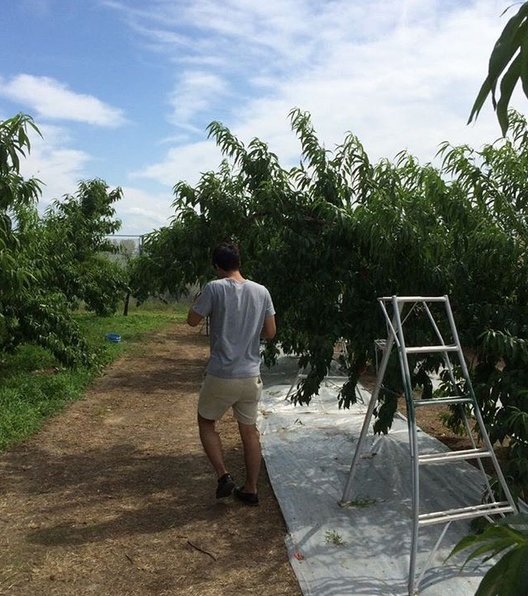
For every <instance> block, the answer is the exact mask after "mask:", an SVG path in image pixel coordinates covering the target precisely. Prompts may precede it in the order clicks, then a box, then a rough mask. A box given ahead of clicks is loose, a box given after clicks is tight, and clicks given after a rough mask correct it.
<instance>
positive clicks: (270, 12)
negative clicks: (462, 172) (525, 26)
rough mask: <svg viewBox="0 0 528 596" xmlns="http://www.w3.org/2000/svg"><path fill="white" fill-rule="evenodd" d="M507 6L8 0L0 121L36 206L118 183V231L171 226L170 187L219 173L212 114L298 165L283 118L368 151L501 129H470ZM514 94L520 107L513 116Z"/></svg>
mask: <svg viewBox="0 0 528 596" xmlns="http://www.w3.org/2000/svg"><path fill="white" fill-rule="evenodd" d="M510 4H511V0H508V1H506V2H502V1H498V0H474V1H469V0H467V1H466V0H456V1H455V0H407V1H405V0H267V1H266V2H262V0H222V1H220V0H149V1H147V0H17V1H6V2H5V3H3V7H2V19H1V20H0V40H1V52H0V119H4V118H7V117H9V116H12V115H14V114H15V113H17V112H25V113H28V114H30V115H32V116H33V117H34V119H35V121H36V123H37V125H38V126H39V128H40V129H41V131H42V133H43V135H44V139H43V140H40V139H38V138H35V139H34V143H33V151H32V154H31V156H30V158H29V159H28V160H27V162H26V163H25V164H24V173H25V174H26V175H36V176H37V177H39V178H40V179H41V180H42V181H43V182H44V183H45V184H46V186H45V187H44V192H43V197H42V200H41V208H45V207H46V205H48V204H49V202H50V201H51V200H53V199H54V198H58V197H61V196H62V195H64V194H66V193H68V194H71V193H74V192H75V190H76V187H77V182H78V181H79V180H81V179H87V178H93V177H99V178H103V179H104V180H106V182H107V183H108V184H109V185H110V186H112V187H114V186H121V187H122V188H123V190H124V199H123V200H122V201H121V202H120V203H119V204H118V205H117V211H118V215H119V217H120V218H121V219H122V221H123V227H122V230H121V232H122V233H128V234H141V233H145V232H149V231H151V230H152V229H154V228H157V227H159V226H161V225H164V224H165V223H167V221H168V219H169V218H170V216H171V215H172V214H173V211H172V209H171V207H170V205H171V202H172V200H173V196H172V187H173V186H174V184H175V183H176V182H178V181H179V180H187V181H188V182H190V183H195V182H196V181H197V180H198V178H199V176H200V172H203V171H207V170H210V169H215V168H216V167H217V166H218V164H219V163H220V160H221V155H220V152H219V150H218V149H217V148H216V147H215V146H214V144H213V143H212V142H211V141H208V140H207V135H206V127H207V125H208V124H209V123H210V122H211V121H212V120H220V121H222V122H224V124H226V125H227V126H229V127H230V128H231V130H232V131H233V132H234V133H235V134H237V135H238V136H239V138H241V139H242V140H243V141H244V142H247V141H249V140H250V139H251V138H253V137H255V136H257V137H259V138H261V139H262V140H264V141H266V142H268V143H269V145H270V149H271V150H272V151H274V152H275V153H277V154H278V155H279V158H280V159H281V162H282V164H283V165H284V166H292V165H295V164H296V163H297V162H298V160H299V146H298V143H297V141H296V139H295V137H294V135H293V134H292V133H291V131H290V126H289V121H288V112H289V111H290V109H291V108H293V107H299V108H301V109H303V110H307V111H309V112H310V113H311V114H312V120H313V123H314V126H315V128H316V130H317V132H318V135H319V138H320V139H321V141H322V142H323V143H324V144H325V146H326V147H327V148H332V147H334V146H335V144H337V143H339V142H341V140H342V139H343V137H344V136H345V133H346V132H347V131H352V132H353V133H354V134H356V135H357V136H358V137H359V138H360V140H361V141H362V143H363V144H364V145H365V148H366V150H367V152H368V153H369V155H370V157H371V159H372V160H378V159H379V158H381V157H388V158H393V157H394V155H395V154H396V153H398V152H399V151H400V150H402V149H407V150H409V151H410V152H411V153H413V154H415V155H417V156H418V158H419V159H420V160H421V161H423V162H426V161H431V160H432V159H434V155H435V153H436V150H437V148H438V145H439V144H440V143H441V142H442V141H445V140H448V141H451V142H452V143H455V144H459V143H469V144H471V145H473V146H476V147H479V146H481V145H482V144H483V143H486V142H492V141H494V140H495V139H496V138H497V137H498V136H499V128H498V125H497V123H496V120H495V118H494V115H493V113H492V110H491V107H490V106H489V105H488V106H486V107H485V108H484V110H483V112H482V115H481V117H480V118H479V120H478V121H477V124H476V125H471V126H466V120H467V117H468V114H469V111H470V108H471V105H472V103H473V100H474V98H475V95H476V93H477V91H478V89H479V87H480V84H481V83H482V80H483V78H484V77H485V73H486V68H487V60H488V57H489V53H490V51H491V49H492V46H493V43H494V42H495V40H496V38H497V37H498V35H499V34H500V31H501V30H502V28H503V26H504V24H505V22H506V20H507V18H508V17H509V14H513V12H511V13H508V14H507V15H506V16H502V17H501V13H502V11H503V10H504V9H505V8H507V7H508V6H509V5H510ZM524 101H525V100H524V98H521V97H520V94H517V96H516V98H515V100H514V106H515V107H517V108H518V109H520V110H521V111H523V109H524V107H525V106H524Z"/></svg>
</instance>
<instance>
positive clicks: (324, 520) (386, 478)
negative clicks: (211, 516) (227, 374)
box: [259, 358, 485, 596]
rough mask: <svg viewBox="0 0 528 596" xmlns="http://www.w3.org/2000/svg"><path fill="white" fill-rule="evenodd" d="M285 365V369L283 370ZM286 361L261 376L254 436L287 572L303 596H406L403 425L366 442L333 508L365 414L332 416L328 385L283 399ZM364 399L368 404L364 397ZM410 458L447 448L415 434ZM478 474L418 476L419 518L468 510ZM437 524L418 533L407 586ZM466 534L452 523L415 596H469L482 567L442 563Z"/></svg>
mask: <svg viewBox="0 0 528 596" xmlns="http://www.w3.org/2000/svg"><path fill="white" fill-rule="evenodd" d="M292 367H293V368H292ZM295 373H296V370H295V360H294V359H292V358H283V359H281V362H280V363H279V366H278V368H276V369H274V370H273V371H272V372H271V374H268V375H264V381H265V390H264V394H263V397H262V400H261V404H260V410H261V411H260V417H259V428H260V432H261V440H262V447H263V454H264V458H265V461H266V467H267V470H268V473H269V476H270V480H271V483H272V486H273V489H274V491H275V494H276V496H277V499H278V501H279V504H280V507H281V509H282V512H283V515H284V518H285V521H286V524H287V527H288V537H287V541H286V542H287V546H288V551H289V556H290V561H291V564H292V567H293V569H294V571H295V573H296V575H297V578H298V580H299V584H300V586H301V589H302V591H303V594H304V595H305V596H308V595H310V596H311V595H314V596H337V595H345V594H353V595H360V594H364V595H377V594H380V595H383V596H387V595H400V594H407V593H408V590H407V581H408V567H409V553H410V535H411V475H410V457H409V446H408V445H409V442H408V431H407V422H406V420H405V419H404V418H403V417H397V418H396V419H395V420H394V424H393V426H392V429H391V430H390V432H389V434H388V435H386V436H376V437H374V435H373V433H372V430H371V432H370V434H369V441H368V451H367V452H366V453H365V455H364V456H363V457H362V458H361V459H360V462H359V465H358V468H357V471H356V475H355V480H354V494H353V496H352V503H353V504H352V506H350V507H341V506H340V505H339V504H338V502H339V501H340V500H341V497H342V493H343V488H344V485H345V483H346V480H347V478H348V473H349V469H350V464H351V461H352V456H353V454H354V449H355V444H356V442H357V440H358V437H359V433H360V430H361V426H362V424H363V420H364V418H365V413H366V406H365V405H359V404H358V405H356V406H354V407H353V408H351V409H350V410H339V409H338V405H337V399H336V396H337V392H338V387H337V386H336V384H335V383H334V382H325V383H324V386H323V387H322V388H321V391H320V394H319V395H318V396H315V397H314V398H313V399H312V401H311V403H310V405H309V406H294V405H292V404H291V403H289V401H285V396H286V394H287V392H288V389H289V387H290V384H291V382H292V380H293V379H294V378H295ZM361 394H362V396H363V398H364V400H365V401H368V398H369V397H370V396H369V394H368V392H367V391H366V390H364V389H363V390H362V391H361ZM419 447H420V453H428V452H440V451H445V450H446V449H447V448H446V447H445V446H444V445H443V444H442V443H440V442H439V441H437V440H436V439H434V438H432V437H430V436H428V435H426V434H425V433H423V432H420V433H419ZM482 480H483V478H482V475H481V473H480V472H479V471H478V470H477V469H475V468H474V467H473V466H471V465H470V464H468V463H467V462H456V463H454V462H451V463H449V464H437V465H429V466H422V467H421V468H420V490H421V498H420V501H421V509H420V512H421V513H425V512H428V511H438V510H446V509H450V508H456V507H463V506H468V505H473V504H478V503H479V502H480V500H481V497H482V490H483V486H482V484H483V482H482ZM442 527H443V526H442V525H435V526H430V527H426V528H421V529H420V532H419V548H418V557H417V575H416V577H417V579H418V577H419V575H420V573H421V570H422V569H423V568H424V566H425V565H426V562H427V559H428V557H429V555H430V553H431V551H432V550H433V547H434V544H435V543H436V541H437V538H438V536H439V535H440V533H441V530H442ZM468 531H469V524H468V522H466V521H456V522H453V523H452V524H451V526H450V528H449V529H448V531H447V533H446V535H445V537H444V539H443V541H442V543H441V545H440V548H439V549H438V551H437V553H436V555H435V557H434V559H433V560H432V561H431V562H430V563H429V565H427V567H428V570H427V571H426V572H425V574H424V576H423V578H422V580H421V583H420V594H426V595H427V596H433V595H442V596H448V595H453V596H463V595H466V594H467V595H470V594H474V593H475V591H476V589H477V587H478V584H479V583H480V580H481V579H482V576H483V574H484V572H485V569H484V570H483V568H478V569H476V570H475V567H474V565H469V566H468V567H467V568H466V569H465V570H464V571H463V572H462V571H461V562H462V561H463V557H460V556H459V557H457V558H454V559H453V560H451V559H450V560H449V561H448V562H447V563H445V559H446V557H447V556H448V555H449V553H450V552H451V549H452V548H453V546H454V545H455V544H456V542H457V541H458V540H459V539H460V538H461V537H462V536H464V535H466V534H467V533H468Z"/></svg>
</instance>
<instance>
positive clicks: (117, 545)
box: [0, 325, 300, 596]
mask: <svg viewBox="0 0 528 596" xmlns="http://www.w3.org/2000/svg"><path fill="white" fill-rule="evenodd" d="M206 354H207V341H206V338H204V337H201V336H197V335H196V332H195V331H194V330H190V329H188V328H186V327H185V326H183V325H176V326H174V327H173V328H171V329H170V330H168V331H165V332H161V333H157V334H155V335H152V336H151V337H150V338H148V339H147V340H145V341H144V343H143V344H142V345H141V349H138V350H135V351H134V354H133V355H129V356H127V357H125V358H122V359H121V360H119V361H118V362H117V363H115V364H114V365H113V366H112V367H111V368H110V369H109V370H108V371H107V373H106V375H105V376H104V377H102V378H101V379H99V380H98V381H97V382H96V383H95V384H94V385H93V386H92V388H91V389H90V390H89V391H88V393H87V395H86V398H85V399H84V400H82V401H79V402H76V403H74V404H72V405H71V406H70V407H69V408H68V409H67V410H66V411H65V412H63V413H62V414H60V415H59V416H57V417H55V418H53V419H52V420H50V421H49V422H48V423H47V424H46V426H45V427H44V428H43V430H42V431H41V432H39V433H38V434H37V435H36V436H34V437H33V438H32V439H31V440H29V441H27V442H26V443H24V444H22V445H20V446H19V447H17V448H14V449H12V450H11V451H9V452H7V453H5V454H3V455H2V456H0V594H9V595H15V596H18V595H31V596H35V595H38V594H41V595H43V596H45V595H48V594H60V595H75V596H80V595H84V594H97V595H106V594H112V595H114V596H118V595H121V594H123V595H124V594H126V595H149V594H160V595H161V594H163V595H164V594H178V595H182V596H185V595H196V596H202V595H204V596H212V595H224V594H226V595H227V594H229V595H231V594H266V595H269V596H275V595H279V594H284V595H286V594H287V595H289V596H290V595H292V596H295V595H299V594H300V590H299V588H298V585H297V582H296V580H295V577H294V575H293V572H292V571H291V568H290V566H289V564H288V560H287V555H286V549H285V546H284V535H285V531H286V530H285V526H284V521H283V519H282V515H281V513H280V510H279V508H278V505H277V503H276V501H275V498H274V496H273V493H272V492H271V489H270V485H269V481H268V478H267V476H266V473H265V470H263V473H262V476H261V482H260V494H261V502H262V504H261V506H260V507H258V508H249V507H244V506H243V505H240V504H238V503H235V502H228V503H217V502H216V501H215V499H214V488H215V486H214V484H215V482H214V478H213V476H212V474H211V471H210V468H209V465H208V463H207V461H206V460H205V456H204V455H203V454H202V450H201V447H200V444H199V440H198V436H197V430H196V425H195V407H196V390H197V387H198V385H199V381H200V378H201V375H202V371H203V367H204V364H205V359H206ZM221 429H222V433H223V436H224V437H225V439H226V440H225V448H226V460H227V463H228V466H229V467H230V469H231V470H232V472H233V474H234V475H235V477H237V478H242V454H241V449H240V445H239V441H238V436H237V433H236V428H235V424H234V422H233V420H232V418H231V417H227V419H226V420H225V422H223V423H222V427H221Z"/></svg>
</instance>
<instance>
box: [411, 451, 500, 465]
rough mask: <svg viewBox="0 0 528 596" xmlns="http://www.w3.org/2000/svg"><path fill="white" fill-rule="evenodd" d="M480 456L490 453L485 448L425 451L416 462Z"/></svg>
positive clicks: (435, 461)
mask: <svg viewBox="0 0 528 596" xmlns="http://www.w3.org/2000/svg"><path fill="white" fill-rule="evenodd" d="M480 457H491V453H490V452H489V451H488V450H487V449H485V448H481V449H460V450H459V451H448V452H447V453H426V454H424V455H420V456H419V457H418V463H420V464H437V463H440V462H449V461H461V460H466V459H478V458H480Z"/></svg>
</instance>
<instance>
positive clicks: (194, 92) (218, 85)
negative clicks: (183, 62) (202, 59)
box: [170, 71, 227, 126]
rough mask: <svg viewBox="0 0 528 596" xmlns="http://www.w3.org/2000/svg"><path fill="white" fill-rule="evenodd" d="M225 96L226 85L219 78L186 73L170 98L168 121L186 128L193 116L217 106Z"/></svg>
mask: <svg viewBox="0 0 528 596" xmlns="http://www.w3.org/2000/svg"><path fill="white" fill-rule="evenodd" d="M226 94H227V87H226V84H225V82H224V81H223V80H222V78H220V77H219V76H217V75H215V74H213V73H207V72H199V71H195V72H192V71H190V72H186V73H184V74H183V76H182V77H181V80H180V82H179V83H178V85H177V86H176V88H175V90H174V92H173V93H172V96H171V98H170V103H171V105H172V108H173V112H172V115H171V117H170V120H171V122H173V124H175V125H183V126H186V125H187V123H188V122H189V121H191V120H192V118H193V116H194V115H195V114H198V113H200V112H204V111H206V110H208V109H209V108H210V107H211V106H212V105H215V104H218V103H219V101H220V99H221V98H223V97H224V96H225V95H226Z"/></svg>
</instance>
